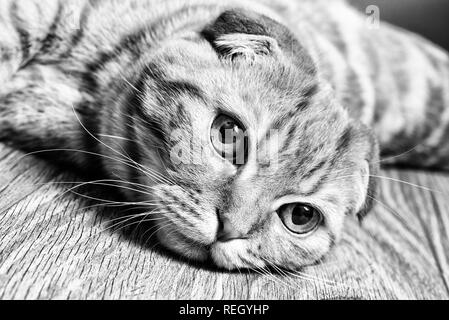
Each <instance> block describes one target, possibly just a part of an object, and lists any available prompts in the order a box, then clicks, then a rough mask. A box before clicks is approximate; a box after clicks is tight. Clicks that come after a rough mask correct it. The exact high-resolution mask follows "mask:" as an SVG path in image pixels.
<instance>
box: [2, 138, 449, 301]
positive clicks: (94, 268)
mask: <svg viewBox="0 0 449 320" xmlns="http://www.w3.org/2000/svg"><path fill="white" fill-rule="evenodd" d="M22 156H23V154H22V153H20V152H18V151H14V150H12V149H10V148H8V147H6V146H4V145H0V299H67V298H69V299H449V258H448V253H449V213H448V212H449V197H448V195H449V176H448V175H445V174H440V173H427V172H413V171H397V170H387V171H383V172H382V175H383V176H385V177H386V178H379V182H380V184H381V190H382V191H381V194H380V197H379V199H378V201H379V203H378V205H377V207H376V209H375V211H374V212H373V213H372V214H370V215H369V216H368V217H367V218H366V220H365V221H364V223H363V225H362V226H360V225H359V224H358V222H357V221H355V220H354V221H349V222H348V223H347V228H346V230H347V231H346V233H345V235H344V237H343V241H342V242H341V243H340V245H339V246H338V247H337V248H336V249H335V250H334V251H333V252H332V254H331V255H330V256H329V257H328V259H327V260H326V261H325V262H324V263H322V264H320V265H317V266H313V267H309V268H306V269H305V270H304V271H303V273H302V274H290V275H281V274H277V275H261V274H257V273H243V272H242V273H238V272H237V273H226V272H219V271H215V270H210V269H207V268H203V267H200V266H192V265H190V264H187V263H185V262H183V261H179V260H177V259H176V258H174V257H172V256H170V255H167V254H166V253H165V252H164V251H161V250H159V249H157V246H156V247H155V245H154V243H152V242H150V243H148V244H146V245H144V242H145V241H142V239H139V237H141V235H140V236H139V233H136V234H135V235H133V232H129V231H128V230H125V231H124V230H120V228H111V227H113V226H112V225H113V224H114V222H115V220H114V219H115V218H116V217H117V216H119V215H120V214H123V212H120V210H117V209H111V208H104V207H90V206H92V205H95V202H93V201H92V200H90V199H86V198H85V197H83V196H80V195H77V194H74V193H72V192H67V190H68V189H69V188H70V186H74V185H76V183H75V182H77V181H79V180H77V179H76V178H75V177H73V176H71V175H70V174H67V173H64V172H61V171H59V170H58V169H56V168H54V167H52V166H51V165H50V164H48V163H46V162H44V161H43V160H39V159H36V158H34V157H31V156H29V157H25V158H22ZM395 179H400V180H404V181H408V183H410V184H405V183H399V182H395V181H394V180H395ZM68 181H71V182H73V183H72V184H65V183H64V182H68ZM414 185H419V186H422V187H416V186H414ZM429 189H432V190H429ZM97 191H98V192H99V190H92V191H90V190H88V191H87V194H95V192H97ZM101 192H106V191H101ZM108 192H109V191H108ZM83 194H84V195H85V194H86V193H85V192H84V191H83Z"/></svg>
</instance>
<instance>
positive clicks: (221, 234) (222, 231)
mask: <svg viewBox="0 0 449 320" xmlns="http://www.w3.org/2000/svg"><path fill="white" fill-rule="evenodd" d="M243 238H244V235H243V234H242V233H241V232H239V231H238V230H236V229H235V228H234V227H233V226H232V224H231V222H230V221H229V219H227V218H225V217H221V218H220V226H219V229H218V232H217V241H218V242H228V241H231V240H236V239H243Z"/></svg>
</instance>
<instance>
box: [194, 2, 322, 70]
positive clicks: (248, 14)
mask: <svg viewBox="0 0 449 320" xmlns="http://www.w3.org/2000/svg"><path fill="white" fill-rule="evenodd" d="M201 34H202V36H203V37H204V38H205V39H206V40H207V41H208V42H209V43H210V44H211V45H212V47H213V48H214V49H215V51H216V52H217V54H218V55H219V56H220V57H222V58H231V59H232V58H235V57H236V56H240V55H243V56H244V57H256V56H259V55H274V56H275V55H282V56H285V57H287V58H289V59H291V60H292V61H293V62H294V63H295V64H301V65H303V66H304V65H310V66H312V65H313V64H312V63H311V62H312V61H311V59H310V58H309V55H308V54H307V53H306V51H305V49H304V48H303V47H302V46H301V44H300V43H299V41H298V40H297V39H296V38H295V36H294V35H293V34H292V32H291V31H290V30H289V29H288V28H287V27H286V26H284V25H282V24H281V23H279V22H277V21H275V20H274V19H271V18H269V17H267V16H265V15H262V14H258V13H255V12H252V11H248V10H243V9H232V10H227V11H225V12H223V13H222V14H221V15H220V16H219V17H218V18H217V19H216V20H215V21H214V22H212V23H211V24H209V25H207V26H206V28H205V29H204V30H203V31H202V32H201Z"/></svg>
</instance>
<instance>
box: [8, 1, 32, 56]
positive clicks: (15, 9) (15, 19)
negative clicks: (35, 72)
mask: <svg viewBox="0 0 449 320" xmlns="http://www.w3.org/2000/svg"><path fill="white" fill-rule="evenodd" d="M19 11H20V10H19V5H18V3H17V1H13V2H12V4H11V8H10V15H11V19H12V25H13V26H14V28H15V29H16V31H17V33H18V34H19V38H20V47H21V52H22V61H26V60H28V58H29V57H30V49H31V41H30V40H31V36H30V33H29V32H28V31H27V30H26V28H25V26H24V22H23V20H22V18H21V17H20V15H19Z"/></svg>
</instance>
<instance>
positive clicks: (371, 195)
mask: <svg viewBox="0 0 449 320" xmlns="http://www.w3.org/2000/svg"><path fill="white" fill-rule="evenodd" d="M354 127H355V129H356V131H357V134H358V135H359V137H361V138H362V139H361V141H363V144H360V145H358V146H356V147H357V148H359V150H358V151H359V152H362V155H363V162H362V165H361V167H360V170H359V174H360V180H359V181H360V188H361V189H362V198H361V201H360V203H359V204H358V206H357V212H356V214H357V218H358V219H359V221H362V220H363V218H364V217H365V216H366V215H367V214H368V213H369V212H370V211H371V209H372V208H373V205H374V201H375V199H376V196H377V178H376V177H377V176H378V173H379V147H378V143H377V139H376V138H375V136H374V133H373V132H372V131H371V129H369V128H368V127H366V126H365V125H363V124H361V123H357V124H355V125H354Z"/></svg>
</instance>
